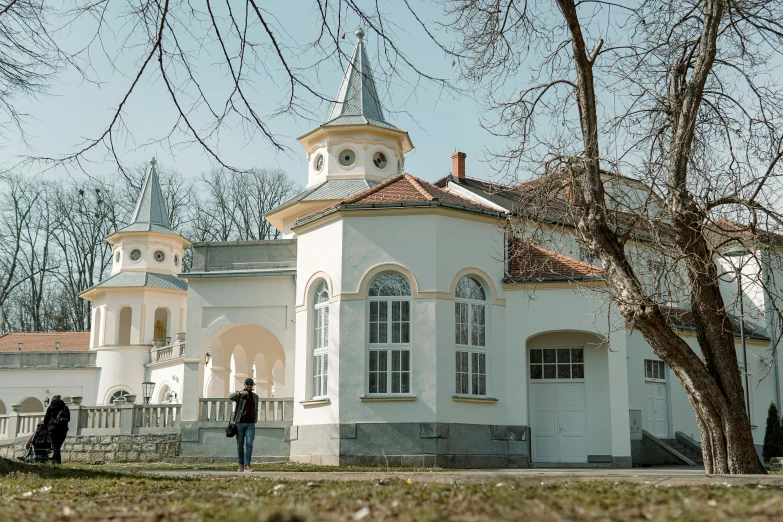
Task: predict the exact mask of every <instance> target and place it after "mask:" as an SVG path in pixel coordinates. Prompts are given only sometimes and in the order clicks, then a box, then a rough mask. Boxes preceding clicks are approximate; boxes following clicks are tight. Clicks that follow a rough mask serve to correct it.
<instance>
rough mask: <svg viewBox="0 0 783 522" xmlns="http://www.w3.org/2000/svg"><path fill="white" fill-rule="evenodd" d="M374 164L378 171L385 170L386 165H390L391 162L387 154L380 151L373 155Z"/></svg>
mask: <svg viewBox="0 0 783 522" xmlns="http://www.w3.org/2000/svg"><path fill="white" fill-rule="evenodd" d="M372 162H373V163H374V164H375V168H377V169H378V170H383V169H385V168H386V165H388V164H389V160H388V159H386V154H384V153H383V152H381V151H378V152H376V153H375V154H373V155H372Z"/></svg>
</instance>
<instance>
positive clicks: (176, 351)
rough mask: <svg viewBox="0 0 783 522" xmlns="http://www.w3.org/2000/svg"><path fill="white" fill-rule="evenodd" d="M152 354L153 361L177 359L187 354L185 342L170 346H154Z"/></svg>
mask: <svg viewBox="0 0 783 522" xmlns="http://www.w3.org/2000/svg"><path fill="white" fill-rule="evenodd" d="M150 355H151V357H150V358H151V360H152V362H153V363H156V362H162V361H168V360H170V359H177V358H179V357H182V356H184V355H185V343H184V342H180V343H177V344H172V345H169V346H161V347H159V348H153V349H152V352H151V354H150Z"/></svg>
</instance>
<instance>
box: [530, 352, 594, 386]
mask: <svg viewBox="0 0 783 522" xmlns="http://www.w3.org/2000/svg"><path fill="white" fill-rule="evenodd" d="M533 350H539V351H540V352H541V362H540V363H534V362H532V357H531V352H532V351H533ZM546 350H554V351H555V362H554V363H553V362H546V358H545V357H544V352H545V351H546ZM557 350H570V351H571V352H573V350H582V361H581V362H578V361H574V360H573V359H574V357H573V353H569V355H568V357H569V362H568V365H569V366H570V369H569V373H570V375H571V377H559V376H558V375H559V370H558V365H559V364H565V363H559V362H557ZM585 352H586V350H585V347H584V346H558V347H549V346H547V347H542V348H530V349H529V350H528V352H527V377H528V379H529V380H530V382H554V381H560V382H585V376H586V375H587V368H586V365H587V363H586V362H585ZM550 365H551V366H554V367H555V376H554V377H545V375H546V370H545V369H544V367H545V366H550ZM575 365H577V366H578V365H581V366H582V377H574V366H575ZM533 366H540V367H541V377H536V378H533Z"/></svg>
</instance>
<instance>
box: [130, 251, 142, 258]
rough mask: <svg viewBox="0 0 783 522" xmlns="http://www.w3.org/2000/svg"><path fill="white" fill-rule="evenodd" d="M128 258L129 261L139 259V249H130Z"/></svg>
mask: <svg viewBox="0 0 783 522" xmlns="http://www.w3.org/2000/svg"><path fill="white" fill-rule="evenodd" d="M130 259H131V261H138V260H139V259H141V250H139V249H138V248H134V249H133V250H131V253H130Z"/></svg>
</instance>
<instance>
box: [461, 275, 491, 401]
mask: <svg viewBox="0 0 783 522" xmlns="http://www.w3.org/2000/svg"><path fill="white" fill-rule="evenodd" d="M486 316H487V294H486V292H485V291H484V287H483V286H482V285H481V283H479V282H478V281H476V280H475V279H474V278H472V277H469V276H465V277H463V278H462V279H460V280H459V282H458V283H457V291H456V302H455V303H454V325H455V329H454V337H455V339H454V341H455V343H456V345H457V351H456V393H457V394H459V395H486V394H487V352H486Z"/></svg>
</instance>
